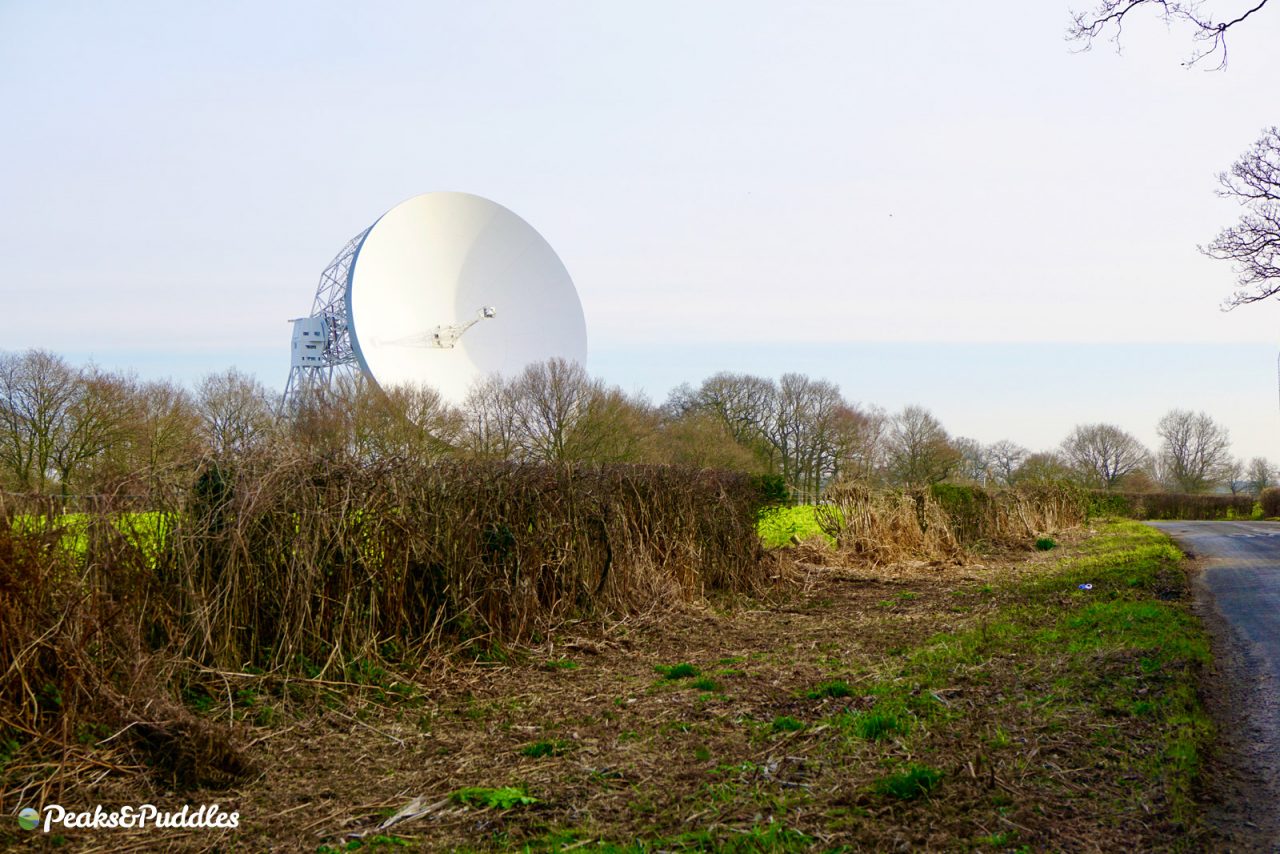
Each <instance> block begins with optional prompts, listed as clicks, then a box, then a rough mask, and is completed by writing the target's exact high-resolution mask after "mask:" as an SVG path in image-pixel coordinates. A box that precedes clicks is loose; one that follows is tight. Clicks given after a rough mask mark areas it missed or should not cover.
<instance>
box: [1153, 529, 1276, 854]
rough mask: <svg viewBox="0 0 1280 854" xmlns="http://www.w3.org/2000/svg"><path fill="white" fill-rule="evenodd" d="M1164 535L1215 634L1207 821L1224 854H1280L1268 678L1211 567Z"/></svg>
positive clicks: (1205, 687)
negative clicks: (1226, 610)
mask: <svg viewBox="0 0 1280 854" xmlns="http://www.w3.org/2000/svg"><path fill="white" fill-rule="evenodd" d="M1163 533H1165V535H1166V536H1169V537H1170V539H1171V540H1173V541H1174V543H1175V544H1177V545H1178V546H1179V550H1180V551H1182V552H1183V555H1184V557H1183V568H1184V570H1185V571H1186V573H1187V579H1188V584H1189V587H1190V588H1191V593H1192V612H1193V613H1194V614H1195V615H1196V617H1198V618H1199V619H1200V621H1201V623H1203V624H1204V626H1205V629H1206V631H1207V632H1208V634H1209V638H1210V647H1211V651H1212V655H1213V660H1212V663H1211V664H1210V665H1209V666H1208V667H1206V668H1205V669H1204V671H1203V673H1202V675H1201V680H1200V682H1201V684H1200V699H1201V703H1202V704H1203V705H1204V707H1205V709H1206V710H1207V711H1208V713H1209V716H1210V717H1211V718H1212V719H1213V722H1214V725H1215V727H1216V728H1217V733H1216V737H1215V738H1214V743H1213V749H1212V751H1211V753H1210V755H1208V756H1206V757H1205V762H1204V768H1203V772H1202V774H1201V787H1202V789H1201V798H1202V803H1203V805H1204V808H1205V820H1206V822H1207V824H1208V826H1209V829H1210V831H1211V833H1212V834H1213V836H1214V837H1215V839H1216V841H1217V842H1218V843H1219V844H1221V845H1222V846H1223V847H1222V849H1221V850H1225V851H1267V852H1277V851H1280V775H1278V773H1277V772H1280V769H1278V768H1276V767H1275V763H1274V761H1269V760H1268V758H1267V757H1266V755H1265V754H1266V752H1267V748H1268V747H1269V746H1270V747H1271V749H1272V750H1274V745H1277V744H1278V743H1280V742H1277V741H1276V737H1277V735H1280V733H1276V732H1275V729H1276V727H1275V726H1274V724H1273V723H1272V721H1273V720H1274V718H1273V716H1272V714H1273V713H1270V704H1271V703H1272V702H1273V701H1272V700H1271V699H1270V697H1272V696H1274V693H1275V692H1274V689H1273V690H1271V691H1270V692H1269V691H1268V687H1269V686H1270V682H1271V677H1270V674H1269V673H1267V672H1266V670H1265V668H1263V667H1261V666H1260V664H1259V661H1258V659H1257V656H1256V655H1254V654H1253V653H1252V651H1251V649H1250V645H1249V643H1248V641H1247V640H1246V639H1245V638H1243V637H1242V636H1241V635H1240V633H1239V632H1238V631H1237V630H1236V628H1235V627H1234V626H1233V625H1232V624H1231V623H1230V622H1229V621H1228V620H1227V619H1226V617H1224V616H1223V615H1222V612H1221V611H1220V610H1219V608H1218V604H1217V600H1216V598H1215V597H1214V595H1213V591H1212V590H1211V589H1210V587H1209V585H1208V584H1207V583H1206V582H1205V574H1206V573H1207V572H1211V571H1212V565H1213V560H1212V559H1201V558H1197V557H1196V556H1195V555H1194V554H1192V553H1189V552H1187V551H1186V550H1185V549H1183V548H1182V546H1181V544H1180V543H1178V541H1177V538H1176V537H1173V536H1171V535H1170V534H1169V533H1168V532H1163Z"/></svg>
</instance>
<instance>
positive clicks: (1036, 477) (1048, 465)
mask: <svg viewBox="0 0 1280 854" xmlns="http://www.w3.org/2000/svg"><path fill="white" fill-rule="evenodd" d="M1077 478H1078V474H1077V472H1076V471H1075V470H1074V469H1072V468H1071V466H1070V465H1068V463H1067V461H1066V460H1064V459H1063V458H1062V457H1060V456H1059V455H1057V454H1055V453H1053V452H1052V451H1042V452H1040V453H1037V454H1028V455H1027V457H1026V458H1025V459H1024V460H1022V462H1021V463H1019V464H1018V468H1017V469H1016V470H1015V471H1014V472H1013V475H1012V476H1011V477H1010V479H1009V482H1010V483H1011V484H1015V485H1022V484H1025V485H1029V486H1041V485H1046V484H1052V483H1062V482H1064V481H1075V480H1077Z"/></svg>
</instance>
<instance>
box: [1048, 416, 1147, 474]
mask: <svg viewBox="0 0 1280 854" xmlns="http://www.w3.org/2000/svg"><path fill="white" fill-rule="evenodd" d="M1062 456H1063V457H1064V458H1065V459H1066V461H1067V463H1068V465H1070V466H1071V467H1072V468H1074V469H1075V470H1076V471H1077V472H1079V474H1080V475H1081V477H1083V479H1084V480H1085V482H1086V483H1088V484H1090V485H1092V486H1096V487H1101V488H1103V489H1114V488H1115V487H1116V486H1117V485H1118V484H1119V483H1120V481H1121V479H1122V478H1124V476H1125V475H1127V474H1129V473H1130V472H1132V471H1135V470H1137V469H1139V468H1141V467H1143V466H1145V465H1147V463H1148V462H1149V461H1150V458H1151V454H1150V453H1149V452H1148V451H1147V449H1146V448H1144V447H1143V446H1142V443H1141V442H1139V441H1138V440H1137V439H1136V438H1134V437H1133V436H1131V435H1130V434H1128V433H1126V432H1125V431H1123V430H1121V429H1120V428H1119V427H1116V426H1115V425H1112V424H1081V425H1079V426H1077V427H1076V428H1075V429H1074V430H1072V431H1071V433H1070V434H1069V435H1068V436H1067V438H1066V439H1064V440H1063V442H1062Z"/></svg>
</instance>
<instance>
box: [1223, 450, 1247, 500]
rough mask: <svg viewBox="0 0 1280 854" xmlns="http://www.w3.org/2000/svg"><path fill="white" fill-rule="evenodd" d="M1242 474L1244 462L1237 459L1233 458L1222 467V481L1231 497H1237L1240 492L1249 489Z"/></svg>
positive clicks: (1243, 472)
mask: <svg viewBox="0 0 1280 854" xmlns="http://www.w3.org/2000/svg"><path fill="white" fill-rule="evenodd" d="M1244 474H1245V464H1244V460H1242V459H1240V458H1239V457H1233V458H1232V459H1230V460H1228V461H1227V463H1226V465H1224V466H1223V467H1222V479H1223V481H1224V482H1225V483H1226V484H1227V489H1229V490H1231V494H1232V495H1239V494H1240V492H1241V491H1242V490H1246V489H1248V488H1249V482H1248V481H1246V480H1245V479H1244Z"/></svg>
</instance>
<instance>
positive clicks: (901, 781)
mask: <svg viewBox="0 0 1280 854" xmlns="http://www.w3.org/2000/svg"><path fill="white" fill-rule="evenodd" d="M940 782H942V772H941V771H938V770H936V769H934V768H930V767H929V766H927V765H910V766H908V767H907V768H906V769H905V770H903V771H900V772H898V773H897V774H891V775H890V776H888V777H884V778H881V779H879V780H877V781H876V782H875V786H874V788H875V791H876V792H877V793H878V794H881V795H889V796H891V797H895V798H898V799H899V800H903V801H910V800H914V799H916V798H919V797H921V796H923V795H927V794H929V793H930V792H932V791H933V790H934V789H936V788H937V787H938V784H939V783H940Z"/></svg>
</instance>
